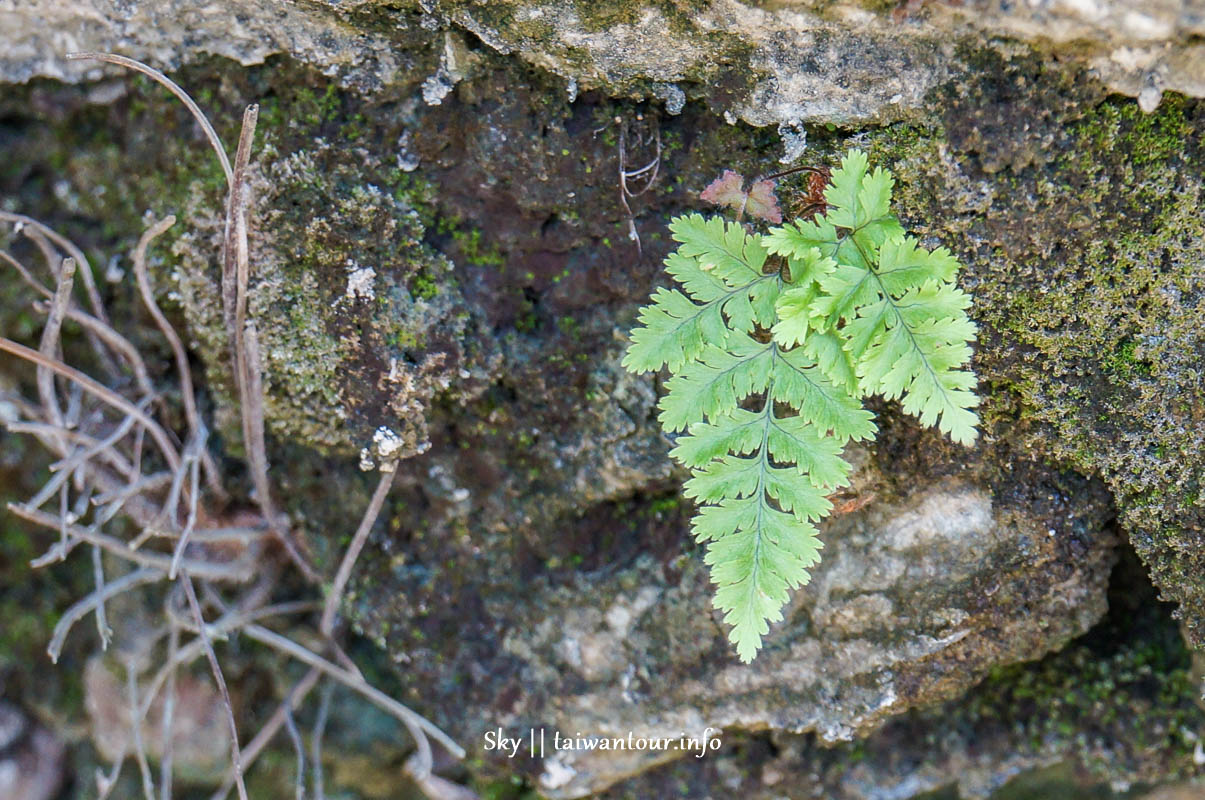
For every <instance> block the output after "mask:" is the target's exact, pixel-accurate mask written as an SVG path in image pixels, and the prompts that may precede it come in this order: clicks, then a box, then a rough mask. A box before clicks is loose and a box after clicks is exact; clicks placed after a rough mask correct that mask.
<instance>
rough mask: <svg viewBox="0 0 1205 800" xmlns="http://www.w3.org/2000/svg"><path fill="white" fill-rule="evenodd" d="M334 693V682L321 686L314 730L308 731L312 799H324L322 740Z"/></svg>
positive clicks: (324, 782)
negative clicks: (312, 788) (311, 765)
mask: <svg viewBox="0 0 1205 800" xmlns="http://www.w3.org/2000/svg"><path fill="white" fill-rule="evenodd" d="M315 674H316V673H315ZM334 694H335V684H333V683H328V684H326V685H325V686H323V687H322V696H321V697H320V698H319V699H318V716H317V717H316V718H315V719H314V730H313V731H311V732H310V761H311V762H313V764H314V766H313V775H312V777H311V779H310V780H311V783H312V784H313V786H314V800H326V779H325V778H324V777H323V775H322V740H323V739H324V738H325V737H326V720H327V718H328V717H329V716H330V711H331V698H332V697H334Z"/></svg>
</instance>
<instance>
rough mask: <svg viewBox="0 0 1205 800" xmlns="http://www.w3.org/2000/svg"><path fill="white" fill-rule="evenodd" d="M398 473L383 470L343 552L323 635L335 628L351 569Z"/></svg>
mask: <svg viewBox="0 0 1205 800" xmlns="http://www.w3.org/2000/svg"><path fill="white" fill-rule="evenodd" d="M396 474H397V471H396V470H388V471H386V470H381V479H380V481H378V482H377V488H376V491H374V492H373V493H372V500H370V501H369V502H368V508H366V509H365V510H364V516H363V518H362V519H361V520H360V527H358V528H356V533H355V535H354V536H352V539H351V544H349V545H348V546H347V552H346V553H344V554H343V561H342V562H341V563H340V564H339V571H338V572H337V573H336V574H335V582H334V584H332V585H331V591H330V594H328V595H327V596H326V607H325V608H324V609H323V610H322V622H321V623H320V624H319V626H318V629H319V630H320V631H321V632H322V635H323V636H327V637H329V636H330V635H331V633H332V631H334V629H335V614H336V613H337V612H338V610H339V602H340V601H341V600H342V599H343V591H344V589H346V588H347V582H348V580H350V579H351V571H352V569H353V568H354V567H355V565H356V559H358V558H359V557H360V551H361V550H363V549H364V543H365V542H366V541H368V534H369V533H371V532H372V526H373V524H374V523H375V522H376V521H377V517H378V516H380V514H381V507H382V506H383V505H384V504H385V497H386V496H387V495H388V494H389V489H390V487H391V486H393V478H394V476H395V475H396Z"/></svg>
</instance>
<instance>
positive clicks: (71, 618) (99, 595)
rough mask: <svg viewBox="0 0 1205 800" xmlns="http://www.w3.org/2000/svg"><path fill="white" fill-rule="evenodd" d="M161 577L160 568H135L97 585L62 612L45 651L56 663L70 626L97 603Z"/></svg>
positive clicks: (84, 615)
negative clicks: (108, 581)
mask: <svg viewBox="0 0 1205 800" xmlns="http://www.w3.org/2000/svg"><path fill="white" fill-rule="evenodd" d="M162 579H163V571H162V570H157V569H154V568H149V569H139V570H135V571H134V572H130V573H127V574H126V575H123V576H121V577H120V578H118V579H117V580H115V581H111V582H110V583H106V584H104V585H103V586H101V587H98V588H97V589H96V591H94V592H92V593H91V594H90V595H88V596H87V597H85V598H84V599H83V600H80V601H79V602H77V603H76V604H75V605H73V606H71V608H69V609H67V610H66V611H65V612H64V613H63V616H62V618H61V619H60V620H59V622H58V624H57V625H55V626H54V634H53V635H52V636H51V637H50V646H49V647H47V648H46V652H47V653H49V654H50V660H51V661H53V662H55V663H56V664H57V663H58V660H59V655H60V654H61V653H62V652H63V644H64V642H66V641H67V634H68V633H70V631H71V628H72V626H74V625H75V623H77V622H79V621H80V620H81V619H83V618H84V617H86V616H87V615H88V613H89V612H90V611H92V609H94V608H96V606H97V605H99V604H100V603H103V602H105V601H106V600H109V599H110V598H113V597H116V596H117V595H119V594H121V593H122V592H127V591H129V590H130V589H133V588H134V587H135V586H141V585H142V584H144V583H154V582H155V581H159V580H162Z"/></svg>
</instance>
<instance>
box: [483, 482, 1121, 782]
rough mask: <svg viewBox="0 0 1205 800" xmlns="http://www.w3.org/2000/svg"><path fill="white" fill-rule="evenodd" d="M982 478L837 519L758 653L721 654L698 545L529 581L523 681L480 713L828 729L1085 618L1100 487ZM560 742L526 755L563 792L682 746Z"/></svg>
mask: <svg viewBox="0 0 1205 800" xmlns="http://www.w3.org/2000/svg"><path fill="white" fill-rule="evenodd" d="M969 477H970V476H965V475H958V474H955V475H954V476H951V477H949V478H947V479H945V480H941V481H935V482H934V485H931V486H927V487H925V488H917V489H916V490H915V491H911V492H909V493H907V494H905V495H904V496H903V497H900V498H899V499H898V500H897V501H895V502H882V501H879V502H876V503H875V504H874V505H873V507H872V510H867V511H864V512H857V513H853V514H850V515H847V516H845V517H843V518H840V519H838V520H835V521H834V522H832V523H831V524H828V525H826V526H825V527H824V534H823V537H824V540H825V552H824V560H823V562H822V564H821V566H820V567H819V568H817V569H816V570H815V574H814V577H813V580H812V583H811V584H810V585H809V588H808V589H807V590H806V591H802V592H799V593H798V595H797V597H796V601H795V603H794V605H793V607H792V608H790V609H789V611H788V613H787V622H785V623H783V624H782V625H777V626H774V628H773V629H772V631H771V634H770V637H769V638H768V640H767V644H766V649H765V650H764V651H763V652H762V653H761V654H760V655H759V657H758V658H757V659H756V660H755V662H754V663H753V664H752V665H750V666H745V665H742V664H739V663H738V662H736V660H735V659H734V658H732V657H731V656H730V655H728V654H726V653H725V648H726V646H727V645H726V644H725V642H724V633H725V631H724V628H723V625H722V623H720V621H719V616H718V614H717V613H715V612H710V613H704V609H706V608H707V605H708V595H709V593H710V586H709V585H708V582H707V578H706V572H705V568H703V566H702V565H701V564H700V563H698V561H697V560H694V561H691V562H689V563H688V564H687V565H685V566H684V567H683V568H682V573H681V574H680V575H679V576H676V578H675V579H674V580H670V578H669V575H667V572H666V570H665V568H664V567H659V566H658V565H656V564H655V563H651V562H649V561H648V560H640V561H637V562H636V563H635V564H634V565H633V566H632V567H631V568H629V569H627V570H623V571H620V572H618V573H615V574H613V575H608V576H602V577H599V578H595V579H583V580H581V581H579V582H575V583H572V584H570V585H568V586H565V587H560V588H558V589H555V590H552V591H547V592H538V591H533V592H532V596H531V597H530V599H529V601H528V603H529V606H528V608H526V609H523V610H521V611H520V614H521V616H520V617H519V620H518V624H516V625H514V626H513V627H512V628H511V630H510V631H508V632H507V633H506V635H505V638H504V640H503V645H502V646H503V650H504V651H505V653H506V654H507V655H508V656H513V657H514V658H515V659H517V662H518V663H517V664H515V666H514V667H513V668H512V669H514V670H515V672H516V673H517V676H518V678H519V686H520V687H521V692H520V699H519V700H518V701H517V702H516V703H515V704H514V705H513V706H512V707H511V708H510V709H508V710H504V709H500V708H496V707H495V708H492V709H489V712H490V713H489V714H488V716H487V717H486V719H483V720H482V723H485V722H486V720H488V719H490V718H493V719H496V720H497V724H498V725H501V726H502V727H503V728H506V729H517V730H519V731H524V730H526V729H528V728H529V727H531V726H532V725H534V726H535V727H541V726H545V727H547V728H548V730H549V733H548V735H549V736H551V735H552V734H551V731H558V732H560V733H561V734H562V735H565V736H575V735H577V732H578V731H586V732H588V733H587V734H586V735H587V736H599V737H603V738H606V737H619V738H624V737H626V736H627V734H628V732H629V731H631V732H633V733H634V734H635V735H636V736H637V737H641V736H644V737H650V738H652V737H668V738H673V739H677V738H678V737H680V736H681V735H682V733H683V732H685V733H686V735H688V736H692V735H693V736H701V735H702V732H703V730H704V729H705V727H707V726H713V727H715V728H717V729H718V728H723V729H727V730H763V729H771V730H783V731H791V732H795V733H801V732H805V731H815V732H816V734H817V737H818V739H819V740H820V741H822V742H827V743H833V742H837V741H843V740H848V739H850V738H852V737H854V736H856V735H865V734H866V733H868V732H870V731H872V730H874V729H875V728H877V727H878V726H879V725H881V724H882V723H883V721H885V720H886V719H888V718H889V717H890V716H892V715H894V714H898V713H899V712H901V711H903V710H905V709H907V708H909V707H912V706H915V705H923V704H928V703H932V702H934V701H935V700H937V699H940V698H944V697H949V696H953V695H956V694H959V693H961V692H962V691H964V690H965V689H966V688H968V687H969V686H971V685H973V684H974V683H975V682H977V681H978V680H979V679H980V678H982V677H983V676H984V675H985V674H986V671H987V669H988V668H990V665H993V664H1000V663H1010V662H1013V661H1019V660H1026V659H1030V658H1034V657H1037V656H1038V655H1040V654H1041V653H1042V652H1044V651H1047V650H1050V649H1053V648H1057V647H1059V646H1061V645H1062V643H1063V642H1065V641H1066V640H1068V639H1070V638H1071V637H1073V636H1075V635H1077V634H1079V633H1081V632H1083V631H1085V630H1087V629H1088V628H1089V627H1090V626H1091V625H1092V624H1093V623H1094V622H1095V621H1096V620H1097V618H1098V617H1099V616H1100V615H1101V614H1102V613H1103V612H1104V609H1105V606H1104V587H1105V583H1106V581H1107V577H1108V572H1109V567H1110V566H1111V563H1112V546H1113V543H1114V542H1113V539H1112V537H1111V536H1109V535H1107V534H1104V533H1103V528H1102V522H1103V518H1104V514H1105V513H1106V511H1107V503H1105V502H1103V497H1102V496H1099V495H1098V498H1099V499H1098V501H1097V504H1096V505H1092V504H1088V505H1082V503H1083V502H1084V500H1086V499H1087V498H1089V497H1091V496H1092V490H1091V489H1090V488H1088V487H1084V486H1079V487H1076V488H1077V489H1078V490H1079V491H1077V492H1074V494H1075V495H1077V499H1076V500H1071V499H1070V497H1069V496H1068V495H1066V494H1064V492H1066V491H1068V489H1069V488H1070V487H1059V486H1058V485H1057V482H1056V481H1057V479H1055V478H1054V477H1053V476H1050V477H1048V478H1047V480H1050V481H1051V483H1050V484H1047V485H1046V486H1042V484H1040V483H1038V482H1037V481H1036V480H1035V481H1034V483H1032V484H1030V485H1029V487H1028V491H1029V492H1032V494H1031V495H1029V496H1026V497H1025V498H1021V497H1018V496H1010V494H1009V492H1010V491H1011V489H1009V490H1005V491H997V492H992V491H991V490H990V489H985V488H983V487H979V486H976V485H975V483H974V482H973V481H971V480H969ZM1030 477H1033V478H1037V476H1036V475H1034V476H1030ZM880 481H881V479H880ZM876 484H877V482H876V481H875V480H874V479H869V478H868V476H866V475H863V476H861V480H860V481H859V483H858V491H859V492H874V493H876V494H882V493H883V492H884V488H883V486H881V485H876ZM1039 487H1040V488H1039ZM1051 526H1054V527H1051ZM1039 576H1042V577H1039ZM533 589H534V587H533ZM587 597H588V598H590V602H589V603H588V604H586V605H583V604H582V602H581V599H582V598H587ZM483 666H484V667H485V669H484V670H483V671H485V672H495V671H496V670H495V669H492V668H490V667H489V666H488V665H483ZM471 729H472V728H470V730H471ZM548 747H549V750H548V751H546V754H545V756H546V757H545V758H544V759H543V760H542V761H538V762H537V764H535V765H533V767H534V768H535V769H536V770H538V771H539V773H540V777H539V780H540V785H541V788H542V789H543V790H544V791H545V793H546V794H547V795H548V796H550V797H583V796H586V795H588V794H590V793H592V792H595V791H598V790H600V789H603V788H606V786H607V785H609V784H610V783H612V782H614V781H615V780H616V779H618V778H620V777H622V776H624V775H628V774H634V773H636V772H639V771H641V770H643V769H646V768H648V767H649V766H650V765H652V764H654V763H657V762H659V761H663V760H665V759H666V758H667V757H683V756H684V755H686V754H685V753H682V752H677V753H671V754H665V753H661V752H657V751H652V752H648V751H645V752H631V751H628V752H622V751H621V752H618V753H617V752H604V751H602V750H598V751H593V752H590V751H585V752H576V751H572V750H565V751H562V752H559V753H554V752H552V749H551V748H552V745H548Z"/></svg>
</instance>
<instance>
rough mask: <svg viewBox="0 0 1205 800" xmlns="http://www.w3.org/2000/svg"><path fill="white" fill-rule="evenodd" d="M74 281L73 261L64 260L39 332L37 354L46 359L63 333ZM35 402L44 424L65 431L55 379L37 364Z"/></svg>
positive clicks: (55, 351) (52, 355) (53, 354)
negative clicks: (39, 405) (39, 340)
mask: <svg viewBox="0 0 1205 800" xmlns="http://www.w3.org/2000/svg"><path fill="white" fill-rule="evenodd" d="M74 280H75V259H71V258H66V259H63V264H62V269H60V270H59V279H58V285H57V286H56V287H55V290H54V299H53V300H51V302H50V314H49V315H48V316H47V317H46V327H45V328H43V329H42V341H41V344H40V345H39V346H38V352H39V353H41V354H42V355H43V356H45V357H46V358H49V359H54V358H56V357H57V356H58V352H59V334H60V333H61V332H62V329H63V314H64V312H65V311H66V309H67V303H68V302H70V300H71V287H72V286H74ZM37 375H38V400H39V401H41V403H42V414H43V415H44V416H45V417H46V421H47V422H49V423H51V424H53V425H58V426H60V427H67V426H66V425H65V424H64V422H63V412H62V410H61V409H60V408H59V399H58V397H57V395H56V393H55V389H54V375H53V374H52V372H51V370H49V369H47V368H46V367H45V366H44V365H41V364H39V365H38V370H37Z"/></svg>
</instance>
